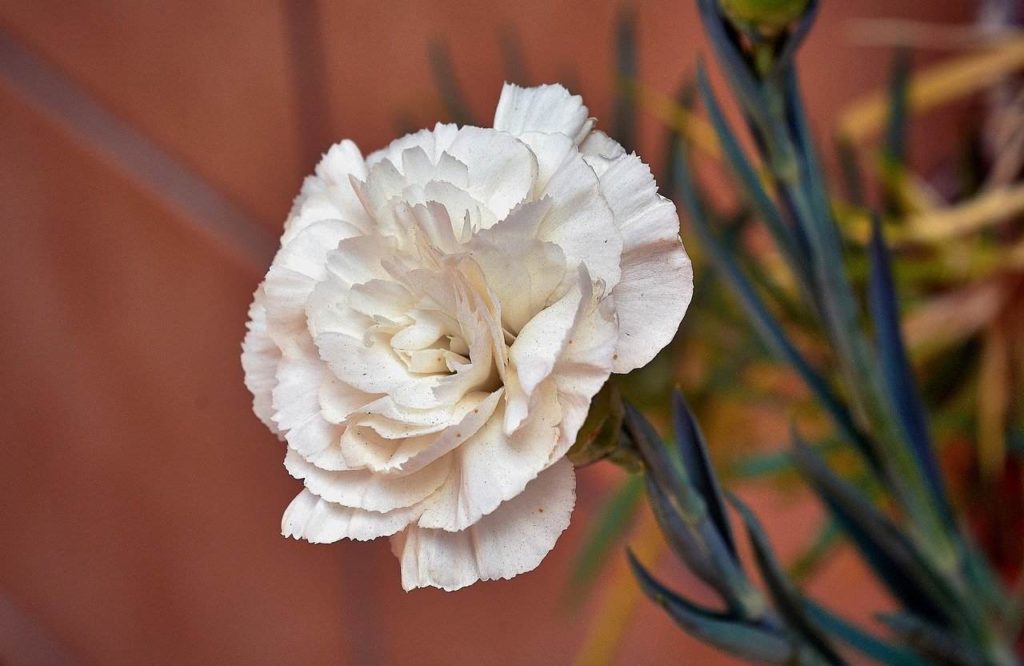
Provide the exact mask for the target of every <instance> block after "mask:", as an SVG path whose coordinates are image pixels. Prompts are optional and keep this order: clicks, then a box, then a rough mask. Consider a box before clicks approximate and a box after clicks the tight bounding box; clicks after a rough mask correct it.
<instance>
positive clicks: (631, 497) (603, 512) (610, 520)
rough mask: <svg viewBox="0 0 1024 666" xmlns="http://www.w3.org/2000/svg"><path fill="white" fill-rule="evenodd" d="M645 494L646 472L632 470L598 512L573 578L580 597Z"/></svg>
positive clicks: (575, 593) (576, 595)
mask: <svg viewBox="0 0 1024 666" xmlns="http://www.w3.org/2000/svg"><path fill="white" fill-rule="evenodd" d="M643 496H644V476H643V475H642V474H632V475H630V476H629V477H628V478H627V479H626V481H625V482H624V483H623V484H622V485H621V486H619V488H618V489H616V491H615V493H614V494H613V495H612V496H611V497H610V498H609V499H608V501H607V502H606V503H605V505H604V506H603V507H601V509H600V510H599V511H598V512H597V517H596V519H595V521H594V524H593V526H592V527H591V530H590V534H589V535H588V536H587V539H586V541H585V542H584V544H583V547H582V548H581V549H580V552H579V555H577V556H576V564H575V566H574V567H573V570H572V578H571V579H570V581H569V586H570V590H571V594H572V595H573V597H574V598H575V599H576V600H580V599H582V597H583V596H584V595H585V594H586V592H587V591H588V590H589V589H590V587H591V585H593V583H594V580H595V579H596V578H597V574H598V572H599V571H600V570H601V567H602V566H603V565H604V563H605V562H606V561H607V560H608V556H609V554H610V553H611V552H612V550H613V548H614V546H615V545H616V544H617V543H618V542H619V540H620V539H621V538H622V535H623V534H625V532H626V530H627V529H628V528H629V526H630V524H631V523H632V521H633V517H634V516H635V515H636V512H637V509H638V508H639V507H640V504H641V502H642V501H643Z"/></svg>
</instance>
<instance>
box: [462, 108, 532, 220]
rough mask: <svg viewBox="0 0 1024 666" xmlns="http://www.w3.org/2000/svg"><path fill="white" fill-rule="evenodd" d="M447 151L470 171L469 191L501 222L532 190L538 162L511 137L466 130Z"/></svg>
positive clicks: (477, 128) (495, 132) (523, 144)
mask: <svg viewBox="0 0 1024 666" xmlns="http://www.w3.org/2000/svg"><path fill="white" fill-rule="evenodd" d="M447 152H449V153H450V154H451V155H452V156H453V157H455V158H456V159H457V160H459V161H460V162H462V163H463V164H465V165H466V167H467V168H468V169H469V187H468V188H467V191H468V192H469V193H470V194H471V195H473V197H474V198H475V199H477V200H478V201H480V202H482V203H484V204H485V205H486V206H487V208H488V209H490V211H491V212H493V213H494V215H495V216H496V217H497V219H499V220H500V219H502V218H503V217H505V216H506V215H508V213H509V211H510V210H512V209H513V208H514V207H515V206H516V205H517V204H519V203H522V202H523V201H524V200H525V199H526V198H527V196H529V195H530V193H531V192H532V190H533V182H534V180H536V178H537V159H536V157H534V155H533V152H532V151H531V150H530V149H529V148H528V147H527V146H526V144H525V143H523V142H522V141H519V140H518V139H516V138H515V137H514V136H513V135H511V134H508V133H505V132H499V131H495V130H493V129H483V128H480V127H463V128H462V129H461V130H459V134H458V136H456V137H455V141H453V142H452V145H451V146H449V147H448V151H447Z"/></svg>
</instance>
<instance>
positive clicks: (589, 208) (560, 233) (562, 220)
mask: <svg viewBox="0 0 1024 666" xmlns="http://www.w3.org/2000/svg"><path fill="white" fill-rule="evenodd" d="M544 195H545V196H546V197H550V199H551V202H552V206H551V210H550V211H549V212H548V214H547V215H546V216H545V218H544V221H543V222H542V223H541V225H540V229H539V230H538V233H537V238H539V239H540V240H544V241H549V242H552V243H555V244H556V245H558V246H559V247H561V248H562V250H563V251H564V252H565V256H566V258H567V259H568V260H569V265H570V267H575V266H577V265H578V264H580V263H583V264H585V265H586V267H587V270H588V271H589V272H590V275H591V277H592V278H593V279H595V280H601V281H602V282H604V283H605V285H607V286H608V288H609V289H610V288H611V287H613V286H615V284H616V283H618V281H619V275H620V272H621V271H620V269H619V259H620V257H621V256H622V233H621V232H620V231H619V228H618V227H617V226H616V224H615V217H614V215H613V214H612V210H611V208H609V207H608V204H607V203H606V202H605V200H604V196H602V194H601V187H600V183H599V181H598V179H597V174H595V173H594V170H593V169H592V168H590V166H589V165H588V164H587V163H586V162H585V161H584V160H583V157H581V156H580V155H579V154H574V155H573V156H572V157H570V159H569V160H567V161H566V162H565V163H564V164H563V165H562V167H561V168H560V169H559V170H558V171H557V172H555V174H554V175H553V176H552V177H551V182H549V183H548V186H547V189H546V190H545V191H544Z"/></svg>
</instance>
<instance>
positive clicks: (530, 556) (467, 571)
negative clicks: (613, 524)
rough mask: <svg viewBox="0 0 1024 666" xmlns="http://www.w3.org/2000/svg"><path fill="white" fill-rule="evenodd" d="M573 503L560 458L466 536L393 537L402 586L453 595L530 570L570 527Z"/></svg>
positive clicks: (424, 533)
mask: <svg viewBox="0 0 1024 666" xmlns="http://www.w3.org/2000/svg"><path fill="white" fill-rule="evenodd" d="M575 502H576V477H575V474H574V473H573V469H572V464H571V463H569V461H568V460H565V459H562V460H559V461H558V462H556V463H555V464H554V465H552V466H551V467H549V468H548V469H547V470H545V471H544V472H542V473H541V474H540V475H539V476H538V477H537V478H536V479H534V480H533V481H532V482H531V483H530V484H529V485H528V486H526V489H525V490H524V491H523V492H522V493H521V494H520V495H518V496H517V497H516V498H515V499H513V500H511V501H509V502H506V503H504V504H502V505H501V506H500V507H499V508H498V510H497V511H495V512H494V513H492V514H490V515H489V516H485V517H484V518H482V519H481V520H480V521H479V522H478V523H476V524H475V525H473V526H472V527H470V528H469V529H467V530H465V531H462V532H445V531H443V530H432V529H425V528H421V527H415V526H411V527H409V528H408V529H406V530H405V532H403V533H401V534H398V535H396V536H395V537H392V549H393V550H394V551H395V554H396V555H397V556H398V558H399V560H400V561H401V563H402V587H404V588H405V589H406V590H412V589H415V588H417V587H428V586H429V587H439V588H441V589H444V590H449V591H451V590H457V589H459V588H462V587H466V586H467V585H471V584H473V583H475V582H476V581H478V580H496V579H499V578H512V577H513V576H516V575H518V574H521V573H525V572H527V571H531V570H533V569H535V568H536V567H537V565H538V564H540V562H541V560H543V559H544V556H545V555H547V554H548V552H550V551H551V549H552V548H553V547H554V545H555V541H557V540H558V536H559V535H560V534H561V533H562V532H563V531H564V530H565V528H566V527H568V525H569V516H570V514H571V513H572V508H573V505H574V504H575Z"/></svg>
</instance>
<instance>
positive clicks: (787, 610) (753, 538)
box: [729, 493, 845, 665]
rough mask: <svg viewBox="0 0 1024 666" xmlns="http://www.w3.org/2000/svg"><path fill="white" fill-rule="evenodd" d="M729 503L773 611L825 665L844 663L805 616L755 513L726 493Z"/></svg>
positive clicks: (802, 604) (795, 591)
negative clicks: (740, 523)
mask: <svg viewBox="0 0 1024 666" xmlns="http://www.w3.org/2000/svg"><path fill="white" fill-rule="evenodd" d="M729 501H730V502H732V505H733V506H734V507H736V510H737V511H738V512H739V514H740V517H741V518H743V523H744V524H745V525H746V527H747V534H748V535H749V536H750V543H751V545H752V546H753V547H754V557H755V559H756V560H757V567H758V569H759V570H760V571H761V576H762V578H763V579H764V582H765V584H766V585H767V586H768V591H769V592H770V593H771V596H772V601H773V602H774V603H775V608H776V610H778V611H779V614H780V615H782V617H783V619H785V620H786V624H787V625H788V626H789V628H790V629H791V630H793V631H794V632H795V633H796V634H797V635H798V636H800V637H801V638H802V639H803V640H804V641H805V642H807V644H808V645H810V646H811V647H812V648H814V650H815V651H816V652H817V653H818V654H819V655H820V656H821V658H822V659H823V660H824V661H825V663H827V664H834V665H835V664H843V663H845V662H843V660H842V658H841V657H840V656H839V654H838V653H837V652H836V651H835V649H834V648H833V647H832V645H831V644H830V643H829V641H828V639H827V638H826V637H825V636H824V634H822V633H821V630H820V629H819V628H818V627H817V626H816V625H815V623H814V622H813V621H812V620H811V619H810V618H809V617H808V615H807V612H806V610H805V608H804V603H803V598H802V596H801V595H800V593H799V592H797V590H796V588H795V587H794V586H793V584H792V583H791V582H790V581H789V579H788V578H786V575H785V574H784V573H783V571H782V567H781V566H780V565H779V562H778V560H777V559H776V557H775V553H774V552H773V551H772V547H771V544H769V543H768V535H766V534H765V533H764V529H763V528H762V527H761V523H760V521H758V519H757V516H755V515H754V512H753V511H751V510H750V508H749V507H748V506H747V505H746V504H744V503H743V502H742V501H741V500H740V499H739V498H738V497H736V496H735V495H733V494H732V493H730V494H729Z"/></svg>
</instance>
